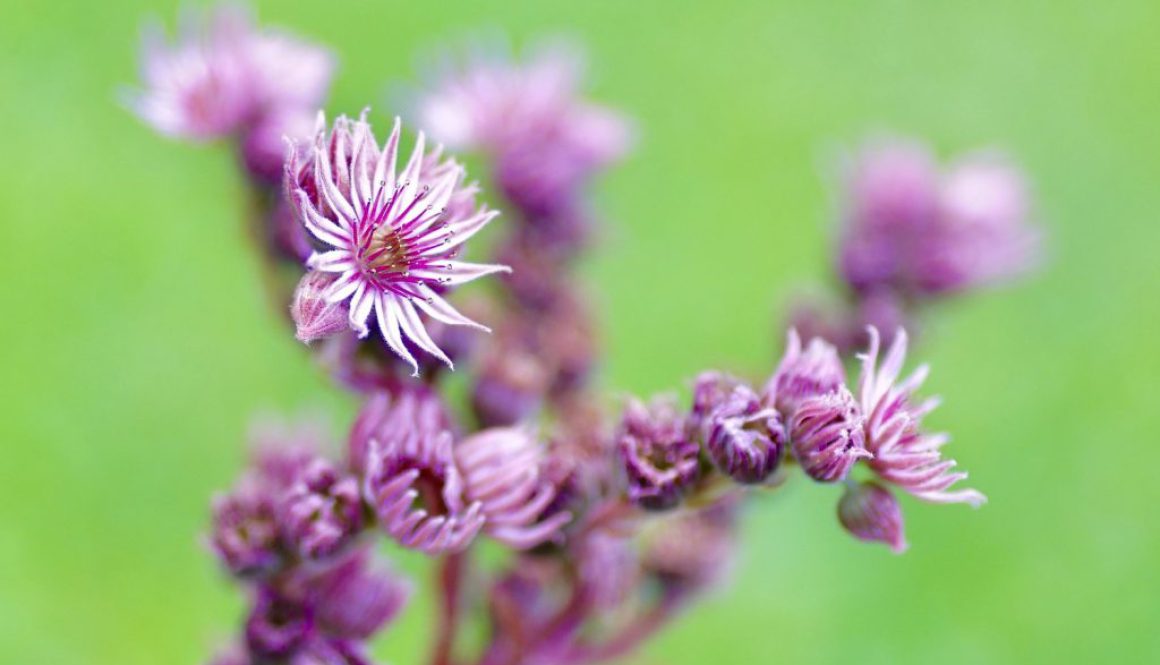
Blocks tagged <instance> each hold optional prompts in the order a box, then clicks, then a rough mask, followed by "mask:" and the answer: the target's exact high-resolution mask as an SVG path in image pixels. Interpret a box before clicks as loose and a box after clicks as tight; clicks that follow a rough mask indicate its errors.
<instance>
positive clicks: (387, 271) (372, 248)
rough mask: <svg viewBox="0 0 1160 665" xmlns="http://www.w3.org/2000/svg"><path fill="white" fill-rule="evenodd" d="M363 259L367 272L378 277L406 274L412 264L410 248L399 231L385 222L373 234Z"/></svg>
mask: <svg viewBox="0 0 1160 665" xmlns="http://www.w3.org/2000/svg"><path fill="white" fill-rule="evenodd" d="M362 261H363V265H364V267H365V268H366V270H367V272H369V273H371V274H372V275H374V276H375V277H378V278H387V279H389V278H391V277H396V276H399V275H405V274H407V271H408V270H409V268H410V266H411V261H410V248H409V247H408V245H407V241H406V239H405V238H404V237H403V236H402V235H400V234H399V232H398V231H396V230H395V229H393V228H391V227H390V225H388V224H384V225H383V226H382V227H381V228H378V229H375V231H374V232H373V233H372V234H371V238H370V240H369V241H368V242H367V248H366V250H364V251H363V254H362Z"/></svg>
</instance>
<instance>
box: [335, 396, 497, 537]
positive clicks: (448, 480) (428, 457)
mask: <svg viewBox="0 0 1160 665" xmlns="http://www.w3.org/2000/svg"><path fill="white" fill-rule="evenodd" d="M429 399H430V398H424V397H416V396H413V395H410V394H404V395H402V396H401V397H399V398H398V399H396V400H394V401H393V402H387V403H386V404H385V406H384V402H383V400H382V399H375V398H372V400H370V401H368V403H367V405H366V406H365V407H364V410H372V411H373V412H375V413H376V414H377V417H375V418H366V419H364V418H363V417H362V416H361V415H360V421H361V422H360V423H359V425H357V426H356V428H357V429H359V430H360V432H361V433H362V434H366V435H368V440H367V442H366V448H365V451H364V450H363V448H362V445H363V444H362V442H358V441H356V440H355V437H353V436H352V441H351V445H352V455H351V457H352V459H358V458H361V459H362V460H363V461H362V467H361V469H360V470H361V472H362V477H363V495H364V496H365V498H366V501H367V503H369V504H370V505H371V507H372V509H373V510H374V512H375V515H376V516H377V517H378V520H379V523H380V524H381V526H382V527H383V529H384V530H385V531H386V532H387V533H388V534H390V535H391V536H392V537H393V538H394V539H395V540H397V541H398V542H399V544H401V545H403V546H404V547H409V548H411V549H415V550H419V551H422V552H426V553H427V554H440V553H444V552H452V551H459V550H462V549H463V548H464V547H466V546H467V545H468V544H469V543H470V542H471V541H472V540H473V539H474V538H475V536H476V534H478V533H479V530H480V529H481V528H482V527H483V525H484V522H485V521H486V519H487V518H486V516H485V515H484V514H483V504H482V503H481V502H480V501H478V500H476V501H471V502H470V503H469V502H468V499H467V497H466V495H465V489H466V488H465V485H464V478H463V474H462V473H461V472H460V470H459V467H458V465H457V463H456V460H455V456H454V453H453V450H452V444H453V437H452V434H451V432H450V430H448V429H447V428H446V427H445V426H442V425H441V423H440V421H439V420H438V419H437V418H436V417H434V415H433V412H432V410H431V409H429V408H428V407H426V406H425V404H428V403H429V402H428V401H427V400H429ZM356 451H359V452H358V454H357V455H356V454H355V452H356Z"/></svg>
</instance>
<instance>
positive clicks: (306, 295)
mask: <svg viewBox="0 0 1160 665" xmlns="http://www.w3.org/2000/svg"><path fill="white" fill-rule="evenodd" d="M333 283H334V275H333V273H326V272H322V271H318V270H312V271H310V272H308V273H306V274H305V275H303V277H302V280H301V281H300V282H298V288H297V289H296V290H295V291H294V302H292V303H291V304H290V316H291V317H292V318H293V319H294V325H295V326H296V327H297V331H296V333H295V335H296V336H297V337H298V340H299V341H301V342H305V343H306V344H309V343H310V342H313V341H314V340H316V339H322V338H324V337H330V336H331V335H335V334H338V333H340V332H342V331H344V330H346V329H347V328H349V327H350V315H349V312H348V311H347V306H346V304H345V303H341V302H340V303H333V302H329V301H327V298H326V292H327V290H328V289H329V288H330V286H331V284H333Z"/></svg>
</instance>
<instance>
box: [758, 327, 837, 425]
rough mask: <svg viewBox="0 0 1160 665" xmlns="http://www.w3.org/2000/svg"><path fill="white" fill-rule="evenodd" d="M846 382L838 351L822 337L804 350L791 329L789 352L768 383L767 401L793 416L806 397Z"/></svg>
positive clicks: (788, 342)
mask: <svg viewBox="0 0 1160 665" xmlns="http://www.w3.org/2000/svg"><path fill="white" fill-rule="evenodd" d="M845 383H846V372H845V370H843V369H842V360H841V359H840V358H839V357H838V350H837V349H836V348H834V346H833V345H832V344H830V343H828V342H826V341H825V340H823V339H821V338H818V337H815V338H813V339H811V340H810V343H809V344H808V345H807V346H806V347H805V349H802V342H801V338H800V337H798V334H797V331H796V330H793V329H791V330H790V331H789V338H788V341H787V342H786V349H785V355H784V356H783V357H782V359H781V363H780V364H779V365H778V367H777V372H775V373H774V375H773V378H771V379H770V380H769V383H767V384H766V386H765V400H766V402H767V403H772V404H773V405H775V406H776V407H777V409H778V410H779V411H781V413H782V415H784V416H785V417H787V418H789V417H792V416H793V413H794V411H796V410H797V408H798V406H799V405H800V404H801V403H802V402H803V401H804V400H806V399H809V398H811V397H815V396H818V395H825V394H826V393H829V392H832V391H834V390H837V389H838V388H839V387H841V386H843V385H845Z"/></svg>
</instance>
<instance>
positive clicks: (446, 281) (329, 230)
mask: <svg viewBox="0 0 1160 665" xmlns="http://www.w3.org/2000/svg"><path fill="white" fill-rule="evenodd" d="M319 120H320V122H319V124H320V126H319V129H318V133H317V135H316V137H315V145H314V158H313V161H312V163H311V164H310V165H309V166H310V169H309V170H306V169H303V168H301V167H300V166H299V165H298V163H297V160H296V159H295V158H294V156H293V155H294V154H295V153H294V152H292V153H291V159H290V161H289V162H288V163H287V179H286V180H287V195H288V196H290V197H291V198H292V199H293V200H294V201H295V203H296V206H297V209H298V212H299V215H300V217H301V219H302V222H303V223H304V224H305V225H306V228H307V229H308V230H309V231H310V232H311V233H312V234H313V235H314V237H315V238H317V239H318V240H319V241H321V242H323V243H326V244H327V245H329V246H330V247H331V248H332V249H330V250H328V251H325V252H321V253H315V254H314V255H313V256H312V257H311V258H310V260H309V261H308V264H309V265H310V267H311V268H312V269H314V270H320V271H323V272H329V273H335V274H338V275H339V277H338V279H337V280H335V282H334V284H333V285H332V286H331V287H330V289H329V290H328V291H327V294H326V298H327V300H328V301H330V302H348V303H349V308H350V317H349V321H350V326H351V328H352V329H353V330H354V331H356V332H357V333H358V334H359V336H360V337H365V336H367V335H368V334H369V332H370V329H369V328H368V327H367V321H368V319H369V318H370V317H371V314H372V312H374V315H375V320H376V321H377V323H378V328H379V333H380V335H382V337H383V339H384V340H385V341H386V343H387V344H388V346H390V348H391V350H392V351H394V352H395V353H396V354H398V356H399V357H401V358H403V359H404V360H406V361H407V362H408V363H410V364H411V366H412V368H413V369H414V371H415V374H416V375H418V371H419V365H418V362H417V361H416V360H415V358H414V357H413V356H412V355H411V353H410V352H409V351H408V350H407V348H406V346H405V344H404V338H406V339H408V340H410V341H411V342H413V343H414V344H415V345H417V346H418V347H419V348H421V349H423V350H424V351H426V352H427V353H430V354H431V355H433V356H435V357H437V358H439V359H440V360H443V361H444V362H446V363H447V364H449V365H450V363H451V360H450V359H449V358H448V357H447V356H446V354H445V353H444V352H443V351H442V350H440V349H439V347H438V346H437V345H436V344H435V342H434V340H432V339H431V336H430V334H429V333H428V332H427V329H426V327H425V326H424V324H423V321H422V320H421V318H420V314H419V312H420V311H422V312H423V313H425V314H427V315H428V316H430V317H431V318H433V319H435V320H438V321H442V322H443V323H446V324H449V325H470V326H474V327H478V328H480V329H483V330H487V328H485V327H484V326H482V325H480V324H478V323H476V322H474V321H472V320H471V319H468V318H467V317H465V316H463V315H462V314H460V313H459V312H458V311H457V310H456V309H455V308H454V307H452V306H451V304H450V303H448V302H447V301H446V300H444V299H443V297H442V295H440V293H441V292H442V291H443V290H444V289H445V288H447V287H449V286H452V285H455V284H461V283H464V282H468V281H471V280H473V279H475V278H477V277H481V276H483V275H487V274H491V273H495V272H500V271H504V270H507V269H508V268H506V267H505V266H498V265H483V264H475V263H465V262H462V261H458V260H455V259H454V258H452V257H453V256H454V255H455V253H456V251H457V250H458V248H459V246H460V245H461V244H462V243H463V242H464V241H466V240H467V239H468V238H470V237H471V236H473V235H475V233H476V232H477V231H479V230H480V229H481V228H483V226H484V225H486V224H487V223H488V222H489V221H491V219H493V218H494V217H495V215H496V213H494V212H489V211H487V210H486V209H480V210H479V211H478V212H477V213H476V214H471V215H470V216H461V217H455V218H451V217H449V216H448V215H447V212H448V205H449V204H450V202H451V201H452V200H453V199H454V198H455V196H456V192H457V189H459V188H460V187H462V179H463V170H462V168H460V167H459V166H458V165H454V163H451V162H449V163H448V164H447V165H446V167H445V168H443V169H441V170H440V175H439V177H438V179H430V178H424V177H423V174H422V173H421V172H420V169H421V166H422V165H423V162H424V159H425V158H426V157H427V153H426V152H425V145H426V143H425V140H424V137H423V135H422V134H421V133H420V135H419V138H418V140H417V141H416V144H415V150H414V151H413V152H412V154H411V159H410V161H409V162H408V163H407V165H406V166H405V167H404V168H403V170H402V171H401V172H397V169H396V159H397V153H398V144H399V136H400V131H401V125H400V123H399V121H398V120H397V119H396V121H395V126H394V129H393V130H392V132H391V136H390V138H389V139H388V140H387V143H386V145H385V146H384V147H383V149H382V150H380V149H379V147H378V143H377V141H376V140H375V138H374V136H373V135H372V133H371V128H370V125H369V124H367V122H366V120H365V118H363V117H360V118H359V120H357V121H354V122H352V121H350V120H348V119H347V118H345V117H339V118H338V119H337V120H335V123H334V129H333V131H332V132H331V133H330V135H329V137H328V136H327V132H326V129H325V127H323V126H321V125H322V119H321V116H320V119H319ZM305 173H309V175H308V176H304V175H303V174H305Z"/></svg>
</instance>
